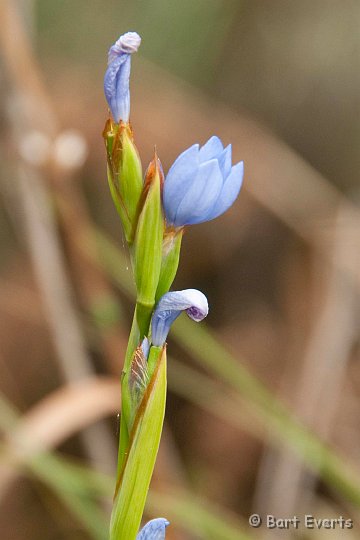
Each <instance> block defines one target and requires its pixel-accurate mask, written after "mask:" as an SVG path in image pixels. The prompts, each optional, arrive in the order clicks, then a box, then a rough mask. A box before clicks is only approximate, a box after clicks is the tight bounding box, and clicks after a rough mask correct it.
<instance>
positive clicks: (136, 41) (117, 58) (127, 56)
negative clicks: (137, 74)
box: [104, 32, 141, 123]
mask: <svg viewBox="0 0 360 540" xmlns="http://www.w3.org/2000/svg"><path fill="white" fill-rule="evenodd" d="M140 43H141V37H140V36H139V34H137V33H136V32H127V33H126V34H123V35H122V36H120V37H119V39H118V40H117V41H116V42H115V43H114V45H113V46H112V47H110V49H109V53H108V68H107V70H106V73H105V77H104V91H105V97H106V100H107V102H108V104H109V107H110V110H111V114H112V115H113V118H114V120H115V122H117V123H119V122H120V120H122V121H123V122H128V121H129V115H130V91H129V79H130V68H131V54H132V53H134V52H136V51H137V50H138V48H139V46H140Z"/></svg>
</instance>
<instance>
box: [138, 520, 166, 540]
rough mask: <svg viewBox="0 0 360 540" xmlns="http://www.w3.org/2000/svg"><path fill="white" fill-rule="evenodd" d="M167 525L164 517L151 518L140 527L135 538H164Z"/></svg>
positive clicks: (159, 539)
mask: <svg viewBox="0 0 360 540" xmlns="http://www.w3.org/2000/svg"><path fill="white" fill-rule="evenodd" d="M168 525H169V522H168V521H167V520H166V519H164V518H156V519H152V520H151V521H149V522H148V523H147V524H146V525H145V527H143V528H142V529H141V531H140V532H139V534H138V535H137V537H136V540H164V538H165V529H166V527H167V526H168Z"/></svg>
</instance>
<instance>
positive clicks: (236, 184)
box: [205, 161, 244, 221]
mask: <svg viewBox="0 0 360 540" xmlns="http://www.w3.org/2000/svg"><path fill="white" fill-rule="evenodd" d="M243 178H244V162H243V161H240V163H237V165H234V166H233V167H232V169H231V173H230V174H229V176H228V178H227V179H226V180H225V183H224V187H223V189H222V190H221V193H220V196H219V198H218V199H217V201H216V203H215V206H214V207H213V208H212V209H211V211H210V212H209V214H208V215H207V217H206V220H205V221H210V220H211V219H214V218H216V217H218V216H220V215H221V214H223V213H224V212H226V210H227V209H228V208H230V206H231V205H232V204H233V203H234V202H235V200H236V198H237V196H238V195H239V191H240V189H241V186H242V182H243Z"/></svg>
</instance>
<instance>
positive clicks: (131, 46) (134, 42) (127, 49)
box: [108, 32, 141, 64]
mask: <svg viewBox="0 0 360 540" xmlns="http://www.w3.org/2000/svg"><path fill="white" fill-rule="evenodd" d="M140 44H141V37H140V36H139V34H138V33H137V32H126V33H125V34H122V35H121V36H120V37H119V39H118V40H117V41H115V43H114V45H112V46H111V47H110V49H109V54H108V63H109V64H110V63H111V62H112V61H113V60H115V58H117V57H118V56H119V55H121V54H133V53H135V52H137V51H138V49H139V47H140Z"/></svg>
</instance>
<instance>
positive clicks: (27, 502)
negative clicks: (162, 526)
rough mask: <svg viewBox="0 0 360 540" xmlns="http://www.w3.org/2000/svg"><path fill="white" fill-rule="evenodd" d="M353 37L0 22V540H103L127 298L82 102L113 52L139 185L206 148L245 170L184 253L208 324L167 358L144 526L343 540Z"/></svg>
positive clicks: (354, 163) (327, 23)
mask: <svg viewBox="0 0 360 540" xmlns="http://www.w3.org/2000/svg"><path fill="white" fill-rule="evenodd" d="M359 21H360V4H359V2H356V1H352V0H345V1H344V0H343V1H340V0H328V1H327V2H325V1H323V0H312V1H310V0H305V1H303V2H286V1H284V0H272V1H271V2H269V1H265V0H252V1H250V0H243V1H242V0H192V1H190V0H181V1H180V0H173V1H172V2H166V1H165V0H148V1H147V2H145V1H144V0H134V1H133V2H126V1H124V0H116V1H115V0H107V1H106V2H104V1H100V0H91V2H89V1H85V0H71V1H70V0H63V1H62V2H58V1H55V0H1V2H0V28H1V32H0V40H1V47H0V82H1V84H0V97H1V100H0V156H1V166H0V244H1V245H0V249H1V251H0V253H1V261H0V298H1V302H0V390H1V394H0V429H1V432H2V438H1V442H0V457H1V463H0V529H1V531H2V538H4V540H5V539H10V538H11V539H12V540H25V539H26V540H33V539H34V540H35V539H37V538H42V539H43V540H63V539H69V540H70V539H71V540H73V539H74V540H75V539H76V540H78V539H94V540H102V539H104V540H105V539H106V538H107V523H108V519H109V511H110V501H111V494H112V484H113V481H112V477H113V476H114V474H115V463H116V445H117V413H118V412H119V403H120V395H119V394H120V388H119V384H118V381H119V374H120V372H121V368H122V361H123V356H124V348H125V347H126V340H127V335H128V332H129V327H130V322H131V312H132V306H133V299H132V281H131V279H132V278H131V271H130V270H129V260H128V256H127V253H126V249H125V247H124V240H123V237H122V233H121V227H120V221H119V219H118V217H117V215H116V211H115V209H114V208H113V204H112V201H111V197H110V194H109V190H108V185H107V180H106V175H105V150H104V144H103V140H102V136H101V134H102V130H103V127H104V123H105V120H106V118H107V116H108V111H107V107H106V102H105V99H104V97H103V91H102V80H103V75H104V71H105V68H106V60H107V50H108V48H109V46H110V45H111V44H112V43H113V42H114V41H115V40H116V39H117V38H118V36H119V35H120V34H122V33H124V32H126V31H128V30H136V31H137V32H138V33H139V34H140V35H141V36H142V39H143V41H142V45H141V48H140V51H139V53H138V54H137V55H136V56H135V57H134V58H133V63H132V66H133V68H132V79H131V91H132V92H131V99H132V108H131V121H132V125H133V129H134V131H135V138H136V143H137V146H138V148H139V151H140V155H141V157H142V161H143V165H144V168H145V167H146V164H147V163H148V162H149V160H150V159H151V157H152V153H153V149H154V146H155V145H156V148H157V152H158V155H159V157H160V159H161V160H162V163H163V166H164V169H165V171H167V170H168V168H169V166H170V165H171V163H172V162H173V160H174V159H175V158H176V156H177V155H178V154H179V153H180V152H181V151H183V150H184V149H185V148H187V147H188V146H190V145H191V144H193V143H194V142H199V143H201V144H203V143H204V142H205V141H206V140H207V139H208V138H209V137H210V136H211V135H213V134H217V135H218V136H220V137H221V138H222V140H223V142H224V143H225V144H228V143H229V142H231V143H232V145H233V155H234V160H236V161H238V160H240V159H243V160H244V161H245V182H244V188H243V190H242V192H241V196H240V197H239V199H238V201H237V202H236V204H235V205H234V206H233V207H232V209H231V210H230V211H229V212H228V213H226V214H225V215H224V216H222V217H221V218H219V219H217V220H216V221H214V222H210V223H206V224H203V225H199V226H196V227H191V228H189V230H188V231H187V233H186V235H185V238H184V241H183V249H182V259H181V264H180V268H179V272H178V276H177V278H176V283H175V288H177V289H180V288H189V287H196V288H199V289H201V290H202V291H204V292H205V293H206V295H207V296H208V299H209V304H210V314H209V317H208V320H207V325H203V326H202V327H201V328H200V329H199V328H198V327H197V326H196V325H194V324H187V321H185V320H182V319H179V320H178V322H177V323H176V324H175V325H174V328H173V331H172V333H171V336H170V339H169V352H170V359H169V395H168V407H167V414H166V423H165V429H164V437H163V440H162V445H161V450H160V455H159V459H158V463H157V468H156V472H155V475H154V479H153V483H152V490H151V495H150V497H149V504H148V507H147V514H146V515H147V517H149V518H152V517H154V516H159V515H165V516H166V517H168V518H169V520H170V521H171V527H169V528H168V534H167V538H169V539H170V540H200V539H214V540H215V539H216V540H235V539H240V538H244V539H251V538H259V539H260V538H261V539H263V538H270V539H272V538H278V537H279V536H280V537H284V538H308V537H311V538H325V537H326V538H328V537H333V538H339V537H342V535H344V536H346V538H348V539H351V538H358V537H359V533H358V530H359V526H360V520H359V517H360V514H359V507H360V482H359V479H360V471H359V464H360V425H359V421H358V419H359V416H360V366H359V355H360V348H359V325H358V321H359V301H358V300H359V295H358V291H359V288H360V270H359V268H360V264H359V263H360V249H359V239H360V214H359V208H358V206H359V197H360V192H359V183H358V174H359V173H358V171H359V168H360V157H359V156H360V153H359V150H358V149H359V144H360V121H359V120H360V99H359V95H360V93H359V86H360V70H359V61H360V37H359V36H360V34H359V32H358V28H359ZM254 512H255V513H258V514H260V515H261V516H262V517H263V518H264V516H266V514H274V515H276V516H277V517H279V518H286V517H292V516H294V515H297V516H298V517H299V518H300V519H301V521H303V516H304V515H305V514H312V515H314V516H315V517H327V518H337V517H339V516H340V515H342V516H344V517H345V518H351V519H352V520H353V522H354V527H353V529H351V530H345V531H344V530H340V529H339V527H337V528H336V529H335V530H325V531H324V529H321V530H316V529H315V530H306V529H305V528H304V527H303V526H301V525H300V527H299V529H298V530H294V529H290V530H275V531H271V530H267V529H266V527H264V526H263V527H260V528H251V527H250V525H249V523H248V518H249V515H250V514H252V513H254Z"/></svg>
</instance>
